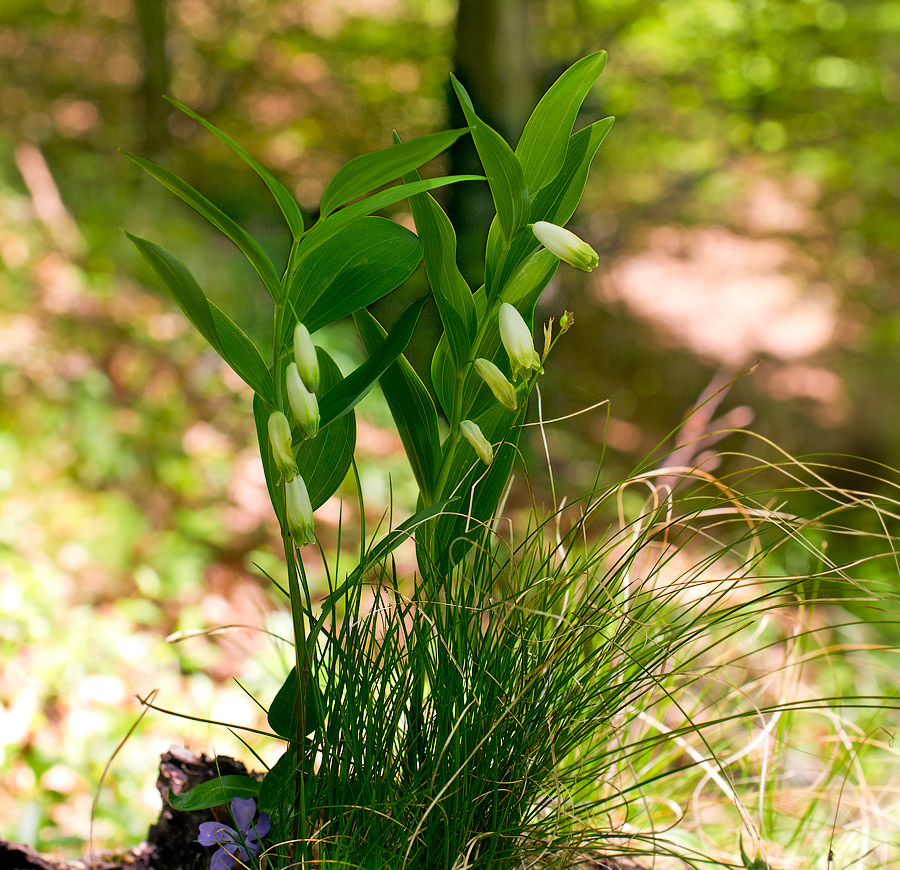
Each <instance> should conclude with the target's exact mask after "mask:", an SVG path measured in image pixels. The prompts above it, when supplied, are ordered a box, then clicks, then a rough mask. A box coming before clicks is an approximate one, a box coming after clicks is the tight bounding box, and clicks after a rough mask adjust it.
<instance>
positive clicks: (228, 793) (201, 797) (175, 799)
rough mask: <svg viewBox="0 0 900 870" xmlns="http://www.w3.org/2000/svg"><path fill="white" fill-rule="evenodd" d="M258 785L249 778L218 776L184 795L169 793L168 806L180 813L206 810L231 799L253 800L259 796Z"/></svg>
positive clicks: (233, 775) (234, 775)
mask: <svg viewBox="0 0 900 870" xmlns="http://www.w3.org/2000/svg"><path fill="white" fill-rule="evenodd" d="M259 786H260V783H259V782H257V781H256V780H255V779H253V777H250V776H238V775H236V774H232V775H230V776H219V777H216V778H215V779H211V780H210V781H209V782H204V783H201V784H200V785H195V786H194V787H193V788H192V789H191V790H190V791H186V792H185V793H184V794H173V793H172V792H171V790H170V791H169V805H170V806H171V807H172V809H175V810H180V811H181V812H193V811H195V810H208V809H209V808H210V807H218V806H221V805H222V804H227V803H228V802H229V801H231V800H232V799H233V798H255V797H257V796H258V795H259Z"/></svg>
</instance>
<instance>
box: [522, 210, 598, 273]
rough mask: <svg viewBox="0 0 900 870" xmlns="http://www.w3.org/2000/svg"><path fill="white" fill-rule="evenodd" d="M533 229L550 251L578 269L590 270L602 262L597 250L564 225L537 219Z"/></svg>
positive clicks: (538, 238) (532, 226)
mask: <svg viewBox="0 0 900 870" xmlns="http://www.w3.org/2000/svg"><path fill="white" fill-rule="evenodd" d="M531 230H532V232H533V233H534V235H535V237H536V238H537V240H538V241H539V242H540V243H541V244H542V245H543V246H544V247H545V248H546V249H547V250H548V251H550V252H552V253H554V254H556V256H557V257H559V259H560V260H563V261H565V262H566V263H568V264H569V265H570V266H574V267H575V268H576V269H581V270H582V271H584V272H590V271H591V269H595V268H596V267H597V264H598V263H599V262H600V258H599V257H598V256H597V252H596V251H595V250H594V249H593V248H592V247H591V246H590V245H589V244H588V243H587V242H584V241H582V240H581V239H579V238H578V236H576V235H575V233H573V232H570V231H569V230H567V229H564V228H563V227H560V226H557V225H556V224H551V223H548V222H547V221H536V222H535V223H533V224H532V225H531Z"/></svg>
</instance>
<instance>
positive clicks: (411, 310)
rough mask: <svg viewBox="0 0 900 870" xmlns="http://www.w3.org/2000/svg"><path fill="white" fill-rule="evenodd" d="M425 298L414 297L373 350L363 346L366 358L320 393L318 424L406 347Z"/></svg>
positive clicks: (343, 407) (352, 399)
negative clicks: (335, 383) (326, 390)
mask: <svg viewBox="0 0 900 870" xmlns="http://www.w3.org/2000/svg"><path fill="white" fill-rule="evenodd" d="M426 298H427V297H422V298H421V299H417V300H416V301H415V302H413V303H412V304H411V305H409V306H408V307H407V309H406V310H405V311H404V312H403V313H402V314H401V315H400V317H398V318H397V322H396V323H395V324H394V326H393V328H392V329H391V331H390V333H389V334H388V336H387V338H386V339H385V340H384V341H382V342H380V343H379V346H378V347H377V348H376V349H374V350H370V349H369V348H368V347H367V348H366V353H367V354H369V358H368V359H367V360H366V361H365V362H364V363H363V364H362V365H361V366H360V367H359V368H358V369H356V371H354V372H352V373H351V374H349V375H347V377H346V378H344V380H342V381H341V382H340V383H339V384H338V385H337V386H336V387H334V388H333V389H331V390H329V391H328V392H327V393H324V394H323V395H322V399H321V401H320V402H319V415H320V423H319V425H320V426H327V425H328V424H329V423H331V422H332V421H333V420H336V419H338V418H339V417H342V416H343V415H344V414H346V413H347V412H348V411H350V410H352V409H353V408H354V407H355V406H356V405H357V403H358V402H359V401H360V400H361V399H362V398H363V397H364V396H365V395H366V394H367V393H368V392H369V390H371V389H372V387H373V385H374V384H375V382H376V381H377V380H378V379H379V378H380V377H381V376H382V375H383V374H384V373H385V371H387V369H388V368H389V367H390V366H391V365H392V364H393V362H394V361H395V360H396V359H397V357H399V356H400V354H402V353H403V351H404V350H406V346H407V345H408V344H409V340H410V339H411V338H412V334H413V330H414V329H415V328H416V324H417V323H418V322H419V315H420V314H421V313H422V308H423V307H424V305H425V302H426Z"/></svg>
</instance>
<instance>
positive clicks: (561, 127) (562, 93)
mask: <svg viewBox="0 0 900 870" xmlns="http://www.w3.org/2000/svg"><path fill="white" fill-rule="evenodd" d="M604 66H606V52H605V51H598V52H596V53H594V54H591V55H588V57H583V58H582V59H581V60H579V61H578V62H577V63H575V64H573V65H572V66H570V67H569V68H568V69H567V70H566V71H565V72H564V73H563V74H562V75H561V76H560V77H559V78H558V79H557V80H556V82H555V83H554V84H553V86H552V87H551V88H550V89H549V90H548V91H547V93H546V94H544V96H543V97H542V98H541V101H540V102H539V103H538V104H537V108H535V110H534V112H532V114H531V117H530V118H529V119H528V123H527V124H526V125H525V130H524V131H523V132H522V138H521V139H519V144H518V146H517V147H516V157H518V158H519V162H520V163H521V164H522V173H523V175H524V177H525V184H526V186H527V187H528V190H529V192H530V193H531V195H532V196H534V194H536V193H537V192H538V191H539V190H540V189H541V188H542V187H546V185H548V184H549V183H550V182H551V181H553V179H554V178H555V177H556V176H557V174H558V173H559V171H560V169H562V166H563V163H564V162H565V159H566V148H567V146H568V144H569V137H570V135H571V133H572V127H573V125H574V124H575V118H576V116H577V115H578V110H579V109H580V108H581V104H582V103H583V102H584V98H585V97H586V96H587V94H588V91H590V89H591V86H592V85H593V84H594V82H595V81H597V78H598V76H599V75H600V73H601V72H603V67H604Z"/></svg>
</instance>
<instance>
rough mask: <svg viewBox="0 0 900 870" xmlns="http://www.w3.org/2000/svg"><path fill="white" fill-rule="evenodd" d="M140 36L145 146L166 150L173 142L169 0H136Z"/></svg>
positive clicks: (139, 93) (143, 142)
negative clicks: (168, 98)
mask: <svg viewBox="0 0 900 870" xmlns="http://www.w3.org/2000/svg"><path fill="white" fill-rule="evenodd" d="M134 8H135V12H136V13H137V24H138V36H139V38H140V43H141V65H142V70H143V76H142V78H141V85H140V89H139V91H138V99H139V101H140V110H141V117H142V120H143V126H142V130H141V133H142V137H143V141H142V143H141V144H142V147H143V150H144V151H147V152H150V153H153V152H158V151H161V150H163V149H164V148H165V147H166V146H167V145H168V141H169V128H168V125H167V123H166V121H167V118H168V116H169V105H168V103H166V102H165V100H163V98H162V97H163V94H167V93H169V82H170V78H171V69H170V67H169V57H168V54H167V53H166V36H167V31H168V25H167V21H166V0H134Z"/></svg>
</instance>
